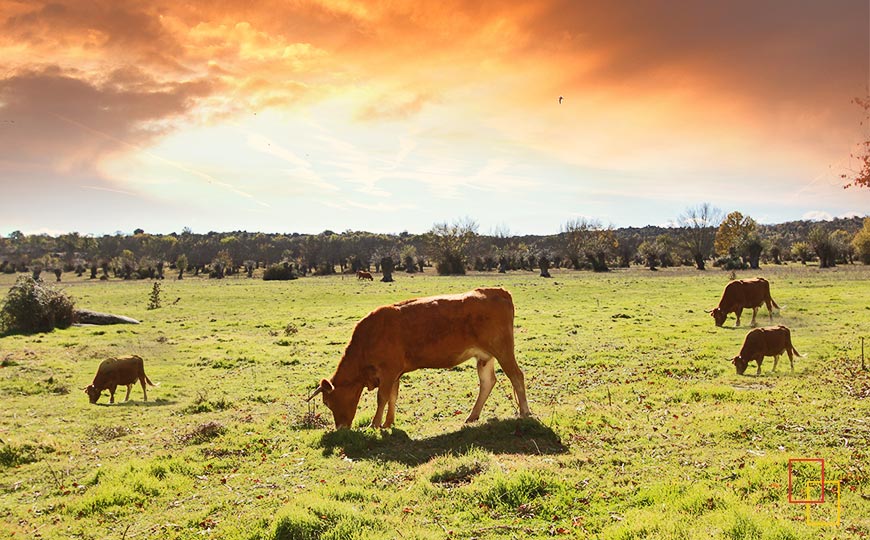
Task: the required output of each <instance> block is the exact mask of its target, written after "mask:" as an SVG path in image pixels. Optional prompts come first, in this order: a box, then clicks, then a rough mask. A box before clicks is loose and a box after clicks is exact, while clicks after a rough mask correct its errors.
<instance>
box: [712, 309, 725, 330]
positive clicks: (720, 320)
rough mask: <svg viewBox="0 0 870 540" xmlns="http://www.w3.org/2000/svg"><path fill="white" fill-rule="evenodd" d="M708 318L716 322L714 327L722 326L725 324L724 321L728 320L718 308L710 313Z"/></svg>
mask: <svg viewBox="0 0 870 540" xmlns="http://www.w3.org/2000/svg"><path fill="white" fill-rule="evenodd" d="M710 316H711V317H713V320H714V321H716V326H722V325H723V324H725V319H727V318H728V315H727V314H726V313H724V312H723V311H722V310H721V309H719V308H715V309H713V310H712V311H710Z"/></svg>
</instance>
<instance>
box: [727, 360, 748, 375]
mask: <svg viewBox="0 0 870 540" xmlns="http://www.w3.org/2000/svg"><path fill="white" fill-rule="evenodd" d="M731 363H732V364H734V367H735V368H736V369H737V374H738V375H743V373H744V372H745V371H746V366H748V365H749V360H744V359H743V358H741V357H740V356H735V357H734V358H733V359H732V360H731Z"/></svg>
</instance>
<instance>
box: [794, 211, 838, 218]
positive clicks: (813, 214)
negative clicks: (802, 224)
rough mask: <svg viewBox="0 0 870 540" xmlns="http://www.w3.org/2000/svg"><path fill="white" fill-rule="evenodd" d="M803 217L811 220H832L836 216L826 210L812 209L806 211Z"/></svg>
mask: <svg viewBox="0 0 870 540" xmlns="http://www.w3.org/2000/svg"><path fill="white" fill-rule="evenodd" d="M801 219H808V220H810V221H831V220H832V219H834V217H833V216H832V215H831V214H829V213H828V212H825V211H824V210H810V211H809V212H804V215H803V216H801Z"/></svg>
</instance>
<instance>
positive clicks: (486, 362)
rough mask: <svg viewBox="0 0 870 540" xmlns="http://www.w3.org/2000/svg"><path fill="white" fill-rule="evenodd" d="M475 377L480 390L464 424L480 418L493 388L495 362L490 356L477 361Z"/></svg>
mask: <svg viewBox="0 0 870 540" xmlns="http://www.w3.org/2000/svg"><path fill="white" fill-rule="evenodd" d="M477 377H478V378H479V379H480V390H478V392H477V401H475V402H474V407H472V409H471V413H470V414H469V415H468V418H466V419H465V423H466V424H468V423H470V422H476V421H477V419H478V418H480V411H482V410H483V405H484V404H485V403H486V400H487V399H488V398H489V394H490V393H491V392H492V388H493V387H494V386H495V362H494V361H493V360H492V357H491V356H490V357H488V358H478V359H477Z"/></svg>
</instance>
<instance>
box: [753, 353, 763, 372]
mask: <svg viewBox="0 0 870 540" xmlns="http://www.w3.org/2000/svg"><path fill="white" fill-rule="evenodd" d="M763 361H764V357H763V356H762V357H761V358H759V359H758V360H756V361H755V363H756V364H757V365H758V369H757V370H755V376H756V377H758V376H759V375H761V363H762V362H763Z"/></svg>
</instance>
